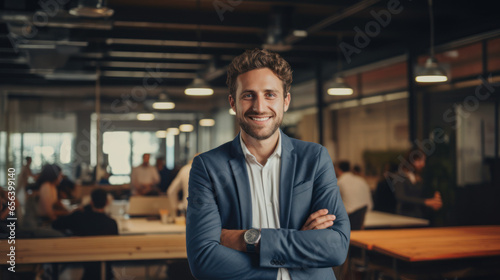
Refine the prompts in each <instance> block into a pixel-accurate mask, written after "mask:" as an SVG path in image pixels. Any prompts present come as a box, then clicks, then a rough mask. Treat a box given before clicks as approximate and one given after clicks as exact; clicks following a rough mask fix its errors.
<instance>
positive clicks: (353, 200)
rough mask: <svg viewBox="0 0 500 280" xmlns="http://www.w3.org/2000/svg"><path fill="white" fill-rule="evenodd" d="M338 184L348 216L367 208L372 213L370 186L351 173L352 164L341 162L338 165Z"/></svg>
mask: <svg viewBox="0 0 500 280" xmlns="http://www.w3.org/2000/svg"><path fill="white" fill-rule="evenodd" d="M336 173H337V176H338V178H339V179H338V181H337V184H338V185H339V189H340V196H342V201H343V202H344V206H345V210H346V211H347V214H351V213H353V212H354V211H356V210H358V209H360V208H362V207H364V206H367V208H368V209H367V210H368V211H370V210H371V209H372V208H373V201H372V195H371V190H370V186H368V183H367V182H366V181H365V179H364V178H363V177H361V176H358V175H355V174H354V173H352V172H351V164H350V163H349V162H348V161H340V162H339V163H338V165H337V169H336Z"/></svg>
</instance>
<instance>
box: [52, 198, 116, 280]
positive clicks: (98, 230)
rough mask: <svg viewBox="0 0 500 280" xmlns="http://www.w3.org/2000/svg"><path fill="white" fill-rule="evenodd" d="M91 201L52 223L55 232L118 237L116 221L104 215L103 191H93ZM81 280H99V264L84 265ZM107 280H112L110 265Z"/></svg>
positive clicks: (104, 200)
mask: <svg viewBox="0 0 500 280" xmlns="http://www.w3.org/2000/svg"><path fill="white" fill-rule="evenodd" d="M91 197H92V201H91V202H90V205H87V206H85V207H84V208H83V210H76V211H74V212H73V213H72V214H71V215H69V216H66V217H61V218H59V219H57V220H56V221H54V222H53V223H52V227H53V228H54V229H57V230H61V231H66V232H68V231H69V232H71V233H72V234H74V235H79V236H92V235H118V226H117V224H116V221H115V220H113V219H112V218H110V217H108V216H107V215H106V214H105V213H104V207H106V204H107V203H108V199H107V193H106V191H105V190H103V189H95V190H94V191H92V194H91ZM83 266H84V273H83V277H82V280H87V279H89V280H90V279H100V275H101V266H100V263H99V262H88V263H84V265H83ZM106 275H107V279H112V276H113V274H112V272H111V265H110V264H109V263H108V264H107V266H106Z"/></svg>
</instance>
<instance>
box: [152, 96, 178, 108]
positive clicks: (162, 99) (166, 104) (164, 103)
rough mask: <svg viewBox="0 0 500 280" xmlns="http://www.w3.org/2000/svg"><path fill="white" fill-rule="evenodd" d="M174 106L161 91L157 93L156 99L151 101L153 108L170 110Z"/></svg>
mask: <svg viewBox="0 0 500 280" xmlns="http://www.w3.org/2000/svg"><path fill="white" fill-rule="evenodd" d="M174 108H175V103H174V102H172V100H170V99H169V98H168V96H167V94H166V93H164V92H162V93H160V94H159V95H158V101H156V102H155V103H153V109H156V110H171V109H174Z"/></svg>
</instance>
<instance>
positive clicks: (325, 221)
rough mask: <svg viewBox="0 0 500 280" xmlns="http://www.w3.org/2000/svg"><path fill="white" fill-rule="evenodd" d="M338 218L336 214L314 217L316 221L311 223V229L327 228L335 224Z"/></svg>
mask: <svg viewBox="0 0 500 280" xmlns="http://www.w3.org/2000/svg"><path fill="white" fill-rule="evenodd" d="M335 219H336V217H335V215H324V216H321V217H318V218H316V219H314V221H313V222H312V223H311V224H309V228H310V229H325V228H328V227H331V226H332V225H333V221H334V220H335Z"/></svg>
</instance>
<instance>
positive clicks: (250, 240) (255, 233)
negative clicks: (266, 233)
mask: <svg viewBox="0 0 500 280" xmlns="http://www.w3.org/2000/svg"><path fill="white" fill-rule="evenodd" d="M259 236H260V232H259V230H258V229H254V228H252V229H249V230H247V231H246V232H245V235H244V238H245V242H246V243H247V244H255V243H256V242H257V241H258V240H259Z"/></svg>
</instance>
